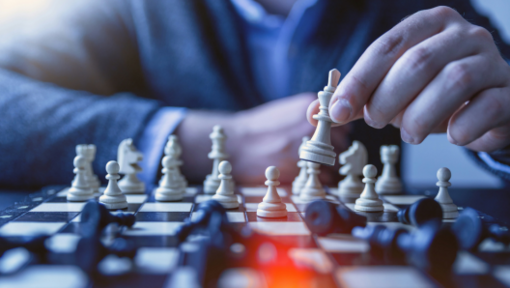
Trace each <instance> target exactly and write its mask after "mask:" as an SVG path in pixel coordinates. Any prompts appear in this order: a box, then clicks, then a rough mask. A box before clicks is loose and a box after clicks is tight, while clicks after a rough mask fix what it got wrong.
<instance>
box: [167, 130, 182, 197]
mask: <svg viewBox="0 0 510 288" xmlns="http://www.w3.org/2000/svg"><path fill="white" fill-rule="evenodd" d="M164 152H165V156H168V155H170V154H171V153H173V154H175V159H177V160H179V161H180V162H179V163H181V164H180V165H178V166H177V167H176V168H175V169H177V170H179V171H178V172H179V179H180V180H179V181H180V182H181V185H182V187H183V189H184V190H186V188H187V187H188V180H186V177H184V175H182V173H181V171H180V168H179V166H181V165H182V160H181V155H182V147H181V144H179V137H177V135H173V134H172V135H170V136H168V141H167V142H166V145H165V149H164Z"/></svg>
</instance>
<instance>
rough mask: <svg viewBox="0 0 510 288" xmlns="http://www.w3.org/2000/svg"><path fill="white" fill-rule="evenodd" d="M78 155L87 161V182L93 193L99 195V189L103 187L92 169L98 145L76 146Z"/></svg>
mask: <svg viewBox="0 0 510 288" xmlns="http://www.w3.org/2000/svg"><path fill="white" fill-rule="evenodd" d="M76 155H78V156H83V157H85V159H87V165H86V166H85V170H86V171H87V173H86V178H87V182H88V183H89V185H90V188H92V191H93V193H99V187H100V186H101V182H100V181H99V178H98V177H97V175H95V174H94V170H93V169H92V162H94V159H95V158H96V145H94V144H88V145H87V144H79V145H76Z"/></svg>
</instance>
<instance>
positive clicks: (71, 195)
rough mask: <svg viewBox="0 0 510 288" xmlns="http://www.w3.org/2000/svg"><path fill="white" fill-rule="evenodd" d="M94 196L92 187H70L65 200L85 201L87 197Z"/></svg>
mask: <svg viewBox="0 0 510 288" xmlns="http://www.w3.org/2000/svg"><path fill="white" fill-rule="evenodd" d="M92 198H94V192H93V191H92V189H89V188H86V189H80V188H75V187H71V188H69V190H68V191H67V200H68V201H77V202H78V201H87V200H89V199H92Z"/></svg>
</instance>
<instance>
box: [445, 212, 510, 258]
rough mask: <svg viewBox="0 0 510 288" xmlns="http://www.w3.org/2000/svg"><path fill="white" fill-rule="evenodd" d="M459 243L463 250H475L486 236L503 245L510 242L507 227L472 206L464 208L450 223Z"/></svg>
mask: <svg viewBox="0 0 510 288" xmlns="http://www.w3.org/2000/svg"><path fill="white" fill-rule="evenodd" d="M452 230H453V232H454V233H455V235H456V236H457V239H458V241H459V245H460V247H461V248H462V249H465V250H475V249H476V248H477V247H478V245H479V244H480V243H481V242H482V241H483V240H484V239H486V238H492V239H494V240H496V241H498V242H502V243H503V244H505V245H508V244H509V243H510V233H509V232H508V228H507V227H506V226H504V225H503V224H501V223H499V222H498V221H497V220H496V219H494V218H493V217H491V216H489V215H486V214H484V213H481V212H479V211H477V210H475V209H472V208H469V207H467V208H464V210H463V211H462V212H461V213H460V215H459V217H458V218H457V220H456V221H455V223H454V224H453V225H452Z"/></svg>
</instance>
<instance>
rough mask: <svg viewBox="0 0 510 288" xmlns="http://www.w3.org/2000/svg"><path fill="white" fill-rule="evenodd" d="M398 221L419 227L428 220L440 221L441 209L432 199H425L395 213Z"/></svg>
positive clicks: (441, 217)
mask: <svg viewBox="0 0 510 288" xmlns="http://www.w3.org/2000/svg"><path fill="white" fill-rule="evenodd" d="M397 217H398V221H400V222H402V223H403V224H410V225H413V226H416V227H419V226H420V225H422V224H423V223H426V222H428V221H430V220H436V221H441V219H443V209H442V208H441V205H440V204H439V203H437V201H435V200H434V199H431V198H425V199H421V200H420V201H417V202H415V203H413V205H411V206H409V207H407V208H404V209H402V210H400V211H398V213H397Z"/></svg>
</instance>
